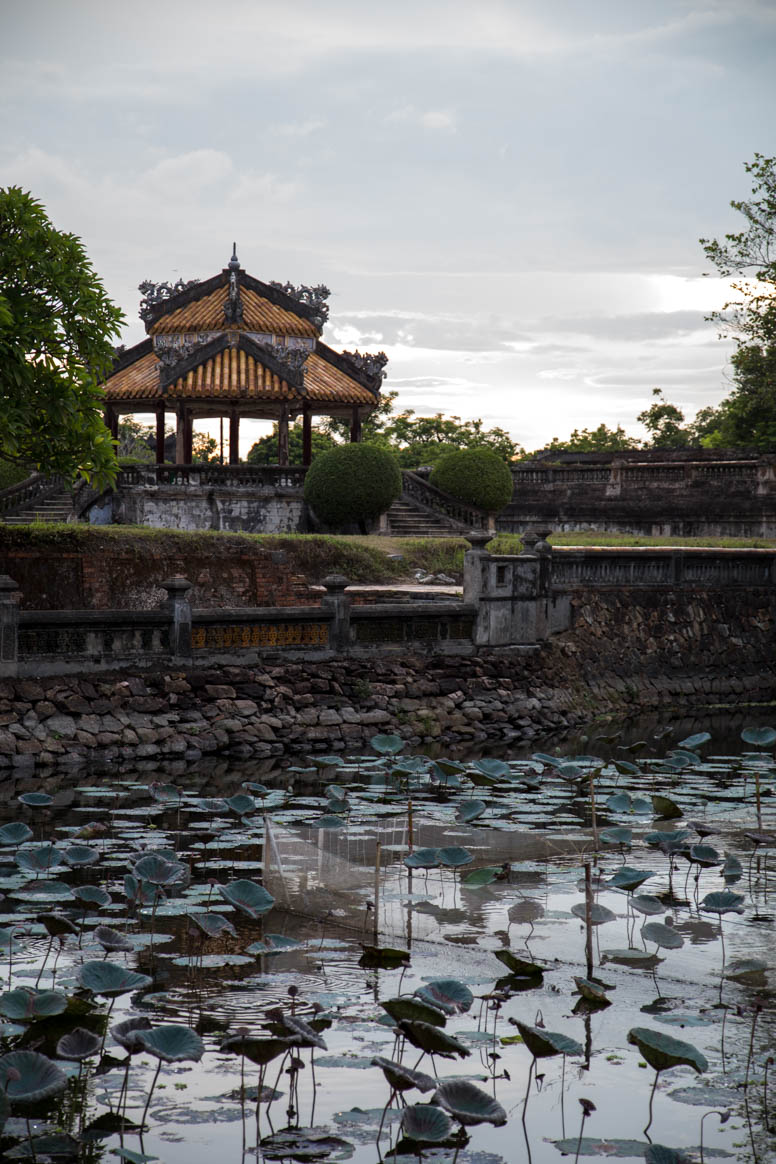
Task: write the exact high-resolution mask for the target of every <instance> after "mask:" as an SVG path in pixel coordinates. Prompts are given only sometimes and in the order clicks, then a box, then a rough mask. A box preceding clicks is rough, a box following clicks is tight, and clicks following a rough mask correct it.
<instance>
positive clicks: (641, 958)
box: [601, 947, 661, 970]
mask: <svg viewBox="0 0 776 1164" xmlns="http://www.w3.org/2000/svg"><path fill="white" fill-rule="evenodd" d="M601 961H602V962H616V963H617V964H618V965H619V966H635V967H636V968H637V969H641V970H652V969H654V967H655V966H659V965H660V962H661V959H660V958H658V956H657V954H648V953H647V951H646V950H636V949H633V948H632V947H629V948H628V949H619V950H604V951H603V954H602V956H601Z"/></svg>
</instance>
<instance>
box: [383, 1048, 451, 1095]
mask: <svg viewBox="0 0 776 1164" xmlns="http://www.w3.org/2000/svg"><path fill="white" fill-rule="evenodd" d="M372 1065H373V1066H374V1067H379V1068H380V1070H381V1071H382V1073H383V1075H384V1076H385V1078H386V1079H387V1080H388V1083H389V1084H390V1085H391V1087H392V1088H393V1090H394V1091H399V1092H402V1091H410V1090H411V1089H412V1088H413V1087H415V1088H417V1090H418V1091H421V1092H425V1091H433V1090H434V1088H435V1087H436V1086H437V1080H436V1079H433V1078H432V1076H430V1075H424V1073H423V1072H422V1071H415V1070H413V1068H412V1067H405V1066H404V1064H403V1063H395V1062H394V1060H393V1059H384V1058H382V1057H381V1056H380V1055H377V1056H375V1058H374V1059H372Z"/></svg>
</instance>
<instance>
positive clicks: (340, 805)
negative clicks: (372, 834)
mask: <svg viewBox="0 0 776 1164" xmlns="http://www.w3.org/2000/svg"><path fill="white" fill-rule="evenodd" d="M326 807H327V809H328V810H329V811H328V814H327V815H328V816H336V817H339V818H340V819H341V818H342V814H343V813H348V812H350V804H349V803H348V801H347V800H334V799H333V798H332V797H330V798H329V799H328V800H327V801H326ZM318 827H319V828H320V827H321V826H320V825H319V826H318Z"/></svg>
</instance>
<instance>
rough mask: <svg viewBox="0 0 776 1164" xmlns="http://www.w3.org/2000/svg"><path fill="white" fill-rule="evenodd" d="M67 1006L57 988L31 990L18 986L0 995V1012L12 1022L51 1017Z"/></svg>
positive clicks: (65, 999) (64, 998) (63, 996)
mask: <svg viewBox="0 0 776 1164" xmlns="http://www.w3.org/2000/svg"><path fill="white" fill-rule="evenodd" d="M66 1008H67V998H66V997H65V995H64V994H62V993H60V991H58V990H33V989H31V988H30V987H26V986H20V987H18V988H17V989H16V990H8V991H6V993H5V994H3V995H0V1014H2V1015H4V1016H5V1017H6V1018H8V1019H12V1020H13V1021H14V1022H31V1021H32V1020H33V1019H38V1018H51V1016H52V1015H55V1014H62V1012H63V1011H64V1010H65V1009H66Z"/></svg>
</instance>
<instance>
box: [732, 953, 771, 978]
mask: <svg viewBox="0 0 776 1164" xmlns="http://www.w3.org/2000/svg"><path fill="white" fill-rule="evenodd" d="M767 969H768V963H767V962H764V961H763V959H762V958H737V959H736V960H735V961H733V962H731V963H730V965H729V966H728V968H727V971H726V973H725V977H726V978H730V979H731V981H733V982H743V983H746V982H754V981H755V980H757V981H759V980H760V979H762V977H763V975H764V974H765V971H766V970H767Z"/></svg>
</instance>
